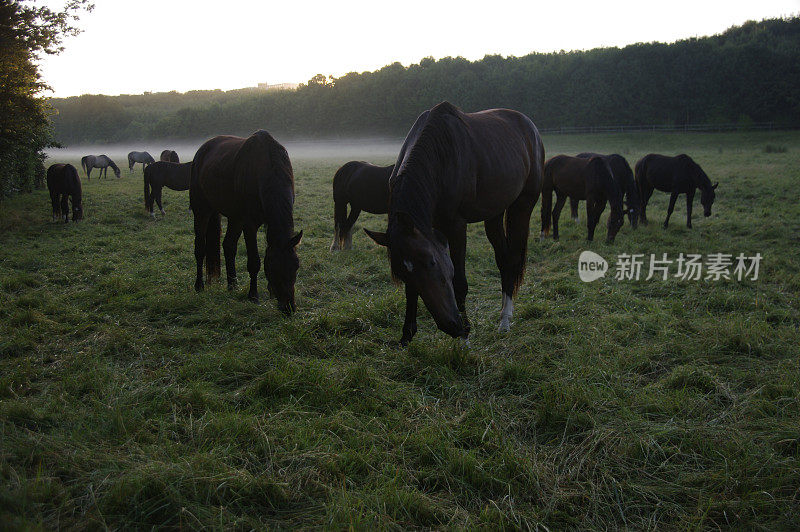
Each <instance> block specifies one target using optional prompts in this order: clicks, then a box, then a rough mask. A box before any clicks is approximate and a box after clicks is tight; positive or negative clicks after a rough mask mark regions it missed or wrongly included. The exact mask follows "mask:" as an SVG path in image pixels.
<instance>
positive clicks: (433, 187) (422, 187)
mask: <svg viewBox="0 0 800 532" xmlns="http://www.w3.org/2000/svg"><path fill="white" fill-rule="evenodd" d="M452 118H456V119H458V120H462V118H461V112H460V111H459V110H458V108H456V107H455V106H454V105H453V104H451V103H449V102H442V103H440V104H438V105H436V106H435V107H433V108H432V109H431V110H430V113H429V114H428V117H427V120H426V122H425V124H424V125H423V127H422V130H421V131H420V133H419V136H418V137H417V139H416V141H415V142H414V144H413V145H412V146H410V148H409V151H408V155H407V156H406V157H405V159H404V161H403V163H402V167H401V168H400V169H399V170H398V173H397V175H396V176H395V178H394V179H393V180H392V185H391V187H390V192H389V203H390V205H392V207H393V209H391V211H392V213H393V214H394V215H395V216H396V213H400V212H403V213H406V214H408V215H409V216H410V217H411V219H412V220H413V221H414V224H415V226H417V228H418V229H420V230H421V231H423V232H430V230H431V228H432V225H433V214H434V212H433V211H434V209H435V207H436V205H435V204H436V200H437V199H438V194H439V189H440V187H441V186H442V185H443V183H444V182H446V177H447V176H449V175H450V174H451V173H452V172H453V168H452V165H449V164H447V162H448V161H453V160H458V159H459V158H460V156H461V153H460V151H459V150H457V149H456V144H455V140H456V138H455V131H454V130H453V128H452V127H451V120H452ZM393 218H394V216H390V218H389V225H390V226H392V225H393Z"/></svg>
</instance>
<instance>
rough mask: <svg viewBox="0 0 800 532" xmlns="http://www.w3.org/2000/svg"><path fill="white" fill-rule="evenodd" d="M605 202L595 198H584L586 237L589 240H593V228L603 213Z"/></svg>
mask: <svg viewBox="0 0 800 532" xmlns="http://www.w3.org/2000/svg"><path fill="white" fill-rule="evenodd" d="M605 208H606V205H605V202H600V201H598V199H597V198H586V229H587V236H586V239H587V240H588V241H589V242H591V241H592V240H594V230H595V229H596V228H597V224H598V223H599V222H600V215H601V214H603V211H604V210H605Z"/></svg>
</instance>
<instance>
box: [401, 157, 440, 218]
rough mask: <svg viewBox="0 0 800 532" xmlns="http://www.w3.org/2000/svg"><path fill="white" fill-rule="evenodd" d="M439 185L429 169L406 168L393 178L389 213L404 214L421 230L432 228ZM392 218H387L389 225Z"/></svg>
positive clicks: (438, 195) (438, 196)
mask: <svg viewBox="0 0 800 532" xmlns="http://www.w3.org/2000/svg"><path fill="white" fill-rule="evenodd" d="M440 196H441V184H440V183H439V180H438V179H437V178H436V177H435V175H434V172H432V171H431V170H430V169H425V170H423V169H420V168H413V167H412V168H406V169H404V171H403V172H402V173H400V174H398V175H397V176H396V178H395V184H393V185H392V189H391V193H390V200H389V201H390V203H391V205H390V209H389V212H390V213H398V212H405V213H406V214H408V215H410V216H411V218H412V219H413V220H414V223H415V224H416V225H417V226H418V227H419V228H421V229H428V228H430V227H432V226H433V217H434V214H435V212H436V207H437V204H438V202H439V198H440ZM393 222H394V218H393V217H392V216H390V217H389V224H390V225H391V224H393Z"/></svg>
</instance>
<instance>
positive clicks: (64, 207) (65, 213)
mask: <svg viewBox="0 0 800 532" xmlns="http://www.w3.org/2000/svg"><path fill="white" fill-rule="evenodd" d="M61 217H62V218H63V219H64V223H66V222H69V203H68V202H67V195H66V194H61Z"/></svg>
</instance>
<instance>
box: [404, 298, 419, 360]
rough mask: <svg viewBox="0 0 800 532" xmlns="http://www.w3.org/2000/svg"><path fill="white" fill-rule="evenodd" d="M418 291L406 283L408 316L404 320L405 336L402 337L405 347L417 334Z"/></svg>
mask: <svg viewBox="0 0 800 532" xmlns="http://www.w3.org/2000/svg"><path fill="white" fill-rule="evenodd" d="M418 297H419V294H417V291H416V290H414V289H413V288H411V287H410V286H409V285H408V284H406V318H405V321H404V322H403V337H402V338H400V345H401V346H402V347H405V346H407V345H408V343H409V342H410V341H411V339H412V338H413V337H414V335H415V334H417V298H418Z"/></svg>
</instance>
